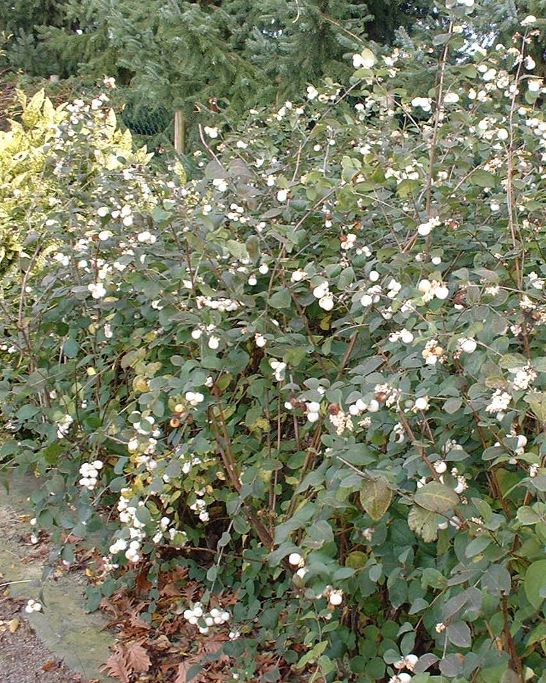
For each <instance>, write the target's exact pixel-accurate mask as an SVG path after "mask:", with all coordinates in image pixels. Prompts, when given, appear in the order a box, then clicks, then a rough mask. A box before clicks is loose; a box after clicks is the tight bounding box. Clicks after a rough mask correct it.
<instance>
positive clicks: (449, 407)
mask: <svg viewBox="0 0 546 683" xmlns="http://www.w3.org/2000/svg"><path fill="white" fill-rule="evenodd" d="M462 405H463V399H462V398H455V397H454V398H448V399H447V401H446V402H445V403H444V410H445V411H446V413H448V414H449V415H452V414H453V413H456V412H457V411H458V410H459V408H460V407H461V406H462Z"/></svg>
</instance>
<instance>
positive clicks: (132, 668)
mask: <svg viewBox="0 0 546 683" xmlns="http://www.w3.org/2000/svg"><path fill="white" fill-rule="evenodd" d="M151 666H152V660H151V659H150V657H149V656H148V652H147V650H146V649H145V648H144V646H143V641H142V642H133V643H129V644H125V643H118V644H117V645H116V646H115V648H114V652H113V653H112V654H111V655H110V657H109V658H108V660H107V661H106V664H105V665H104V670H105V671H106V673H108V674H109V675H110V676H112V677H113V678H117V679H118V680H119V681H121V683H131V676H132V674H140V673H146V672H147V671H149V670H150V667H151Z"/></svg>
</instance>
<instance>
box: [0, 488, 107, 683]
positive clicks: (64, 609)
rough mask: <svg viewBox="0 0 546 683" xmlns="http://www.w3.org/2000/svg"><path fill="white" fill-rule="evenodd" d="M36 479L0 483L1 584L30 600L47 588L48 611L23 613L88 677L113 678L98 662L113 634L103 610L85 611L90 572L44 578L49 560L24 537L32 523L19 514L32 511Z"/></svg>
mask: <svg viewBox="0 0 546 683" xmlns="http://www.w3.org/2000/svg"><path fill="white" fill-rule="evenodd" d="M33 484H34V482H33V481H32V480H29V479H27V480H26V481H19V482H18V481H17V480H15V481H12V482H11V485H10V490H9V492H6V490H5V488H1V489H0V577H1V578H0V584H6V583H8V584H9V594H10V595H12V596H13V597H16V598H23V599H25V600H28V599H31V598H32V599H35V600H38V599H39V593H40V590H42V591H43V593H42V595H43V604H44V611H43V612H36V613H33V614H31V615H27V614H25V615H24V616H25V618H28V621H29V622H30V624H31V626H32V628H33V629H34V631H35V633H36V635H37V637H38V638H39V639H40V641H41V642H42V643H43V645H44V646H45V647H46V648H47V650H49V651H50V652H51V654H52V655H53V656H54V657H55V658H56V659H61V660H63V661H64V663H65V665H66V666H67V667H68V668H69V669H71V670H72V671H74V672H76V673H79V674H81V675H82V676H83V677H84V678H85V679H86V680H95V679H96V680H99V681H101V683H103V682H104V683H106V682H109V681H112V679H111V678H109V677H107V676H105V675H104V674H102V673H101V672H100V669H99V668H100V666H101V665H102V664H103V663H104V662H105V661H106V659H107V658H108V656H109V654H110V652H109V648H110V646H111V645H112V643H113V636H112V635H111V634H110V633H109V632H107V631H106V630H105V627H106V620H105V618H104V617H103V616H102V615H101V614H100V613H98V612H96V613H93V614H88V613H86V612H85V600H84V588H85V577H84V576H83V575H82V574H78V573H76V572H75V573H73V574H67V575H64V576H61V577H59V578H53V577H52V578H48V579H47V580H46V581H44V582H43V583H42V576H43V570H44V565H43V562H44V561H43V559H40V558H39V557H33V555H36V553H34V552H33V551H34V550H35V548H34V546H32V545H30V544H28V545H25V543H24V540H22V539H24V538H28V532H29V528H28V525H26V524H24V523H23V522H22V521H21V519H20V516H21V514H23V513H24V512H28V511H29V510H28V505H27V503H26V498H27V496H28V493H29V488H30V489H31V488H32V485H33ZM5 588H6V587H5V586H3V587H2V589H1V590H2V591H4V590H5ZM21 666H24V663H23V662H22V663H21ZM0 679H1V668H0Z"/></svg>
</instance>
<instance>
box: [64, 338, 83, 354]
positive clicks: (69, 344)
mask: <svg viewBox="0 0 546 683" xmlns="http://www.w3.org/2000/svg"><path fill="white" fill-rule="evenodd" d="M79 350H80V345H79V344H78V342H77V341H76V340H75V339H72V338H71V339H67V340H66V341H65V343H64V346H63V353H64V355H65V356H66V357H67V358H76V356H77V355H78V351H79Z"/></svg>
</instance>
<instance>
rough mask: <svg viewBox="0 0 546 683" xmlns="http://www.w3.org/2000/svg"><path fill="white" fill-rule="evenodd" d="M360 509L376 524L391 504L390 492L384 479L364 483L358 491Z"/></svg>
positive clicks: (379, 478)
mask: <svg viewBox="0 0 546 683" xmlns="http://www.w3.org/2000/svg"><path fill="white" fill-rule="evenodd" d="M360 502H361V503H362V507H363V508H364V510H366V512H367V513H368V514H369V515H370V517H371V518H372V519H373V520H374V521H375V522H377V521H378V520H380V519H381V517H383V515H384V514H385V513H386V512H387V510H388V509H389V506H390V504H391V502H392V490H391V489H390V488H389V485H388V483H387V480H386V479H385V478H384V477H378V478H377V479H373V480H372V481H369V480H367V481H365V482H364V484H363V485H362V488H361V489H360Z"/></svg>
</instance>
